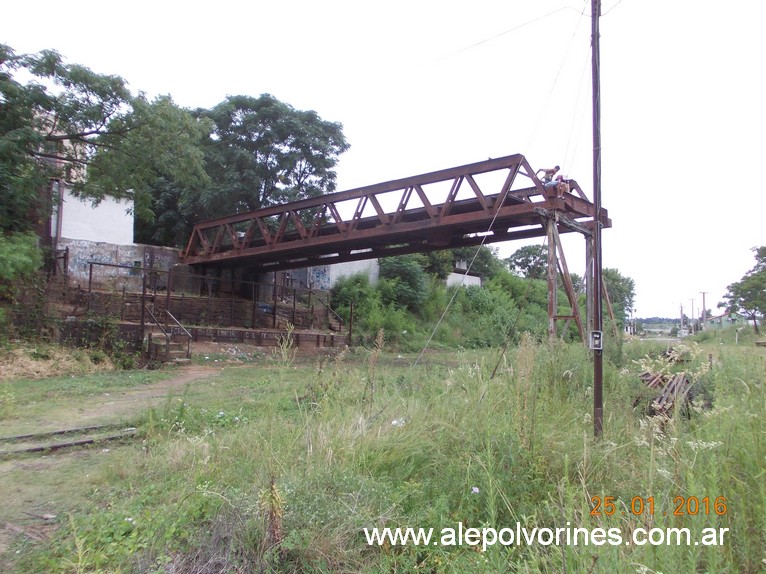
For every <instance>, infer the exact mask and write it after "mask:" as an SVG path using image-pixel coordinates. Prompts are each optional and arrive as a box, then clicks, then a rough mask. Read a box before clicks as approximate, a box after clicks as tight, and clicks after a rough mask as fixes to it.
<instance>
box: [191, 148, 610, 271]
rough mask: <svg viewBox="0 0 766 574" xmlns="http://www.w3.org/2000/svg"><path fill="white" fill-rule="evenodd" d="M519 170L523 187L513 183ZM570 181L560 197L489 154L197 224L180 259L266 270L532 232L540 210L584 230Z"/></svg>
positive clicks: (583, 208)
mask: <svg viewBox="0 0 766 574" xmlns="http://www.w3.org/2000/svg"><path fill="white" fill-rule="evenodd" d="M494 172H498V174H499V175H498V176H492V178H493V181H492V182H489V183H488V182H486V181H485V182H484V183H483V184H482V183H480V181H479V178H480V177H486V176H485V175H484V174H492V173H494ZM518 176H521V177H522V178H525V180H523V181H526V185H523V186H519V187H514V184H515V183H517V182H516V180H517V177H518ZM434 185H442V186H448V188H449V191H448V193H447V195H446V198H445V199H444V200H443V201H437V200H436V199H435V198H434V197H433V196H429V193H428V191H429V189H427V188H428V186H434ZM570 187H571V189H572V193H566V194H564V196H563V197H557V196H556V194H555V192H552V191H549V190H547V189H546V188H544V187H543V185H542V183H541V182H540V180H539V179H538V178H537V177H536V175H535V172H534V170H533V169H532V168H531V167H530V165H529V163H528V162H527V160H526V159H525V158H524V156H523V155H521V154H516V155H510V156H506V157H502V158H496V159H489V160H487V161H482V162H478V163H473V164H468V165H464V166H459V167H453V168H449V169H445V170H440V171H436V172H431V173H425V174H421V175H416V176H412V177H408V178H404V179H398V180H393V181H388V182H384V183H379V184H375V185H371V186H367V187H361V188H357V189H352V190H349V191H343V192H338V193H332V194H328V195H323V196H319V197H314V198H309V199H303V200H300V201H296V202H292V203H288V204H284V205H276V206H272V207H267V208H264V209H259V210H256V211H251V212H248V213H242V214H237V215H232V216H229V217H222V218H218V219H213V220H209V221H204V222H201V223H198V224H197V225H196V226H195V227H194V230H193V231H192V235H191V237H190V239H189V242H188V244H187V247H186V250H185V252H184V263H187V264H191V265H214V266H220V265H227V266H231V265H242V264H247V265H256V266H258V267H259V268H261V269H262V270H264V271H266V270H268V271H272V270H278V269H289V268H297V267H305V266H308V265H317V264H329V263H335V262H341V261H351V260H358V259H369V258H373V257H381V256H386V255H394V254H401V253H412V252H422V251H429V250H436V249H445V248H451V247H459V246H465V245H478V244H479V243H493V242H497V241H508V240H512V239H520V238H528V237H538V236H542V235H545V234H546V230H545V228H544V226H541V225H540V214H541V212H540V210H545V212H549V211H552V212H556V213H558V214H559V215H560V218H559V223H560V227H559V231H560V232H562V233H564V232H570V231H577V232H580V233H586V232H587V233H589V229H591V228H592V226H593V219H594V215H595V212H594V208H593V204H592V203H591V202H590V201H588V199H587V197H586V196H585V194H584V193H583V192H582V190H581V189H580V187H579V186H578V185H577V183H576V182H574V181H572V182H571V183H570ZM461 191H462V192H463V195H467V196H468V197H467V198H463V199H458V197H459V194H460V193H461ZM415 198H417V199H415ZM413 203H415V205H413ZM343 213H350V215H348V216H344V215H343ZM602 213H603V217H602V225H604V226H606V227H608V226H609V225H610V222H609V219H608V217H607V216H606V211H605V210H603V209H602Z"/></svg>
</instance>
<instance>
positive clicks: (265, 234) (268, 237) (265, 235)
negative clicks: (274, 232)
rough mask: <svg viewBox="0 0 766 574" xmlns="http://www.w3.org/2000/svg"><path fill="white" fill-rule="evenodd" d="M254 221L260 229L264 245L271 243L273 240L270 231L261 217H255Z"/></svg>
mask: <svg viewBox="0 0 766 574" xmlns="http://www.w3.org/2000/svg"><path fill="white" fill-rule="evenodd" d="M255 221H256V223H257V224H258V229H260V230H261V235H262V236H263V241H264V242H265V243H266V245H273V243H274V240H273V239H272V237H271V232H270V231H269V228H268V227H267V226H266V224H265V223H264V221H263V218H262V217H256V218H255Z"/></svg>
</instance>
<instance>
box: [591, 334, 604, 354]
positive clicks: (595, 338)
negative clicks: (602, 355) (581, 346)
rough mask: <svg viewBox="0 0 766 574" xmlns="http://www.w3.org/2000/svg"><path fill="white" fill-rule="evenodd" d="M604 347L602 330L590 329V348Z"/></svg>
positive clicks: (598, 349) (596, 349)
mask: <svg viewBox="0 0 766 574" xmlns="http://www.w3.org/2000/svg"><path fill="white" fill-rule="evenodd" d="M603 348H604V333H603V331H591V332H590V350H591V351H600V350H602V349H603Z"/></svg>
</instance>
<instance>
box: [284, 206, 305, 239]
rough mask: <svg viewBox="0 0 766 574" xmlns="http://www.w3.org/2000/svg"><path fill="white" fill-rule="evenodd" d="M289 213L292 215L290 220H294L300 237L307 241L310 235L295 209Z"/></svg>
mask: <svg viewBox="0 0 766 574" xmlns="http://www.w3.org/2000/svg"><path fill="white" fill-rule="evenodd" d="M289 213H290V219H292V221H293V223H294V224H295V229H296V230H297V231H298V235H300V236H301V239H306V238H307V237H308V236H309V234H308V231H306V226H304V225H303V222H302V221H301V218H300V217H299V216H298V214H297V213H296V212H295V210H293V209H291V210H290V211H289Z"/></svg>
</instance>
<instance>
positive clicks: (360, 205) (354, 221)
mask: <svg viewBox="0 0 766 574" xmlns="http://www.w3.org/2000/svg"><path fill="white" fill-rule="evenodd" d="M369 197H370V196H369V195H365V196H363V197H360V198H359V201H358V202H357V204H356V210H355V211H354V215H353V217H351V221H350V222H349V224H348V227H347V229H346V233H351V232H352V231H354V230H355V229H356V227H357V225H359V221H360V220H361V219H362V213H363V212H364V208H365V207H366V206H367V199H368V198H369Z"/></svg>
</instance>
